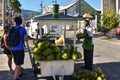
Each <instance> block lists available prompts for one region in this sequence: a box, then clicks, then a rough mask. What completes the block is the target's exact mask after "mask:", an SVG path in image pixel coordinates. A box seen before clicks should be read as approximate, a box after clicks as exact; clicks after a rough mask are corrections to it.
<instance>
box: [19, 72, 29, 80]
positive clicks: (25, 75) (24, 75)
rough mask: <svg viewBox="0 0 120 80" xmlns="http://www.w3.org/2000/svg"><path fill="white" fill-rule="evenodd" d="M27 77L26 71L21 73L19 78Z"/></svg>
mask: <svg viewBox="0 0 120 80" xmlns="http://www.w3.org/2000/svg"><path fill="white" fill-rule="evenodd" d="M26 77H27V74H25V73H21V74H20V75H19V76H18V79H24V78H26Z"/></svg>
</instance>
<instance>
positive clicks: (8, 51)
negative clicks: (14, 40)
mask: <svg viewBox="0 0 120 80" xmlns="http://www.w3.org/2000/svg"><path fill="white" fill-rule="evenodd" d="M4 54H7V55H12V54H11V51H10V50H9V49H8V48H6V47H4Z"/></svg>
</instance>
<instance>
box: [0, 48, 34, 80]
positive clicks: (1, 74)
mask: <svg viewBox="0 0 120 80" xmlns="http://www.w3.org/2000/svg"><path fill="white" fill-rule="evenodd" d="M13 63H14V62H13ZM14 68H15V65H14V64H13V69H14ZM23 68H24V72H25V73H26V74H27V78H25V79H23V80H35V76H34V73H33V71H32V66H31V62H30V57H29V53H28V52H25V62H24V65H23ZM8 71H9V68H8V65H7V56H6V55H5V54H2V50H1V49H0V80H12V79H11V78H12V77H13V75H12V74H10V73H9V72H8Z"/></svg>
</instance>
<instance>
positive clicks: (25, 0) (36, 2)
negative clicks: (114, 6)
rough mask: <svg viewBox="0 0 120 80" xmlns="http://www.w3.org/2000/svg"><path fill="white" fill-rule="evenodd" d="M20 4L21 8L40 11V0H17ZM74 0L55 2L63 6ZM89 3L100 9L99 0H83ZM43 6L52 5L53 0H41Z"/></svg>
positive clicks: (58, 0)
mask: <svg viewBox="0 0 120 80" xmlns="http://www.w3.org/2000/svg"><path fill="white" fill-rule="evenodd" d="M19 1H20V3H21V4H22V6H21V8H22V9H27V10H34V11H40V9H41V8H40V2H41V0H19ZM74 1H75V0H57V4H59V5H60V6H63V5H65V4H69V3H71V2H74ZM85 1H86V2H87V3H88V4H89V5H91V6H92V7H93V8H95V9H101V0H85ZM42 2H43V7H44V6H52V4H53V0H42Z"/></svg>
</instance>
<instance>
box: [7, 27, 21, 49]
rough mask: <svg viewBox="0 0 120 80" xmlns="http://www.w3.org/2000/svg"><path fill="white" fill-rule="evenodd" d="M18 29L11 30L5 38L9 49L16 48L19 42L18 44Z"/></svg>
mask: <svg viewBox="0 0 120 80" xmlns="http://www.w3.org/2000/svg"><path fill="white" fill-rule="evenodd" d="M20 28H21V27H19V28H17V29H16V28H14V27H13V28H11V29H10V31H9V34H8V37H7V44H8V45H9V46H10V47H16V46H17V45H18V44H19V42H20V32H19V29H20Z"/></svg>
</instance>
